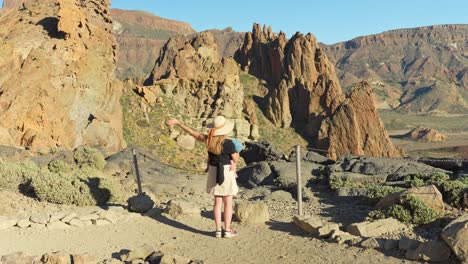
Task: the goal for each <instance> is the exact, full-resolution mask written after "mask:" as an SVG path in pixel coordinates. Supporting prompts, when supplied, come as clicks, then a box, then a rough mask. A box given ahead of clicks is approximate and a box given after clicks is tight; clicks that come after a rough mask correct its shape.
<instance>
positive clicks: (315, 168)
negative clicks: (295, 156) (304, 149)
mask: <svg viewBox="0 0 468 264" xmlns="http://www.w3.org/2000/svg"><path fill="white" fill-rule="evenodd" d="M270 164H271V168H272V171H273V173H274V178H275V185H277V186H278V187H280V188H282V189H286V190H290V189H292V188H295V187H296V185H297V175H296V174H297V173H296V163H295V162H285V161H276V162H271V163H270ZM322 168H323V166H322V165H320V164H316V163H309V162H304V163H301V180H302V186H306V184H307V183H308V182H309V180H310V179H312V178H313V177H318V176H319V175H320V171H321V169H322Z"/></svg>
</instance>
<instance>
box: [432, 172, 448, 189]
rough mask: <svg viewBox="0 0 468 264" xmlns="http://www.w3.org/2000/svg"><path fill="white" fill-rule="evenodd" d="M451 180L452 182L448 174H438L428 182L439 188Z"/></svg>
mask: <svg viewBox="0 0 468 264" xmlns="http://www.w3.org/2000/svg"><path fill="white" fill-rule="evenodd" d="M449 180H450V176H448V175H447V174H445V173H436V174H433V175H431V177H430V178H429V181H428V185H430V184H434V185H435V186H439V185H440V184H442V183H443V182H446V181H449Z"/></svg>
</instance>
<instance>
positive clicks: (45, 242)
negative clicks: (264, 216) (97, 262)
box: [0, 215, 411, 263]
mask: <svg viewBox="0 0 468 264" xmlns="http://www.w3.org/2000/svg"><path fill="white" fill-rule="evenodd" d="M212 230H213V221H212V220H211V219H210V217H204V216H200V217H197V218H190V219H182V220H173V219H169V218H167V217H164V216H162V215H160V216H158V217H156V218H155V219H153V218H150V217H144V216H137V217H134V218H131V219H129V220H127V221H126V222H123V223H119V224H115V225H108V226H100V227H99V226H88V227H84V228H69V229H67V230H48V229H41V230H34V229H18V228H15V229H9V230H3V231H0V255H4V254H9V253H13V252H17V251H23V252H24V253H26V254H30V255H39V254H44V253H45V252H51V251H65V252H67V253H77V254H82V253H89V254H91V255H94V256H96V257H98V258H99V259H105V258H110V257H111V256H114V257H115V256H117V255H118V254H119V252H121V250H128V249H134V248H136V247H138V246H141V245H143V244H144V243H146V244H149V245H151V246H154V248H156V249H158V250H162V251H163V252H170V253H172V254H176V255H180V256H185V257H188V258H190V259H199V260H203V261H205V263H350V262H353V263H411V262H409V261H407V260H403V259H399V258H396V257H392V256H385V255H384V254H383V253H381V252H378V251H376V250H373V249H368V250H363V249H360V248H357V247H348V246H345V245H338V244H335V243H329V242H327V241H325V240H321V239H315V238H311V237H309V236H307V235H306V234H304V233H303V232H301V231H300V230H299V229H297V228H296V227H295V226H294V225H292V224H291V223H288V222H276V221H272V222H268V223H267V224H261V225H255V226H242V225H237V230H238V231H239V232H240V235H239V236H238V237H235V238H231V239H217V238H214V237H213V232H212Z"/></svg>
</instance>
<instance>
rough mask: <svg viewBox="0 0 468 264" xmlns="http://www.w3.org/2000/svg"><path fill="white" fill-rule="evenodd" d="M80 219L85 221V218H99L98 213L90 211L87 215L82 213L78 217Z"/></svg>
mask: <svg viewBox="0 0 468 264" xmlns="http://www.w3.org/2000/svg"><path fill="white" fill-rule="evenodd" d="M78 218H79V219H80V220H83V221H86V220H96V219H99V215H98V214H97V213H91V214H87V215H82V216H80V217H78Z"/></svg>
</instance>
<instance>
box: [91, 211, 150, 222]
mask: <svg viewBox="0 0 468 264" xmlns="http://www.w3.org/2000/svg"><path fill="white" fill-rule="evenodd" d="M150 211H151V210H150ZM99 216H100V218H101V219H104V220H107V221H109V222H111V223H113V224H116V223H117V222H119V220H120V219H121V218H122V215H121V214H118V213H115V212H109V211H105V212H102V213H100V214H99Z"/></svg>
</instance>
